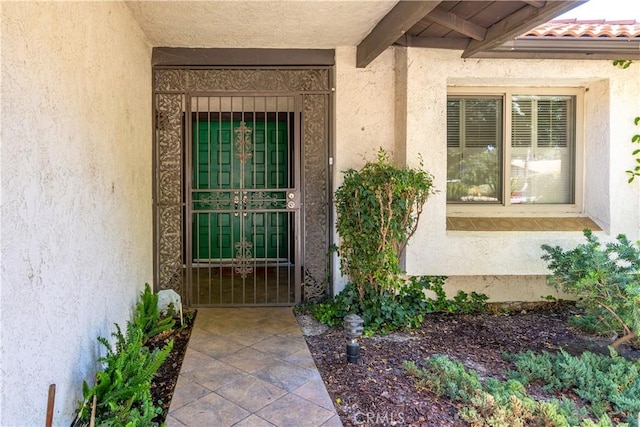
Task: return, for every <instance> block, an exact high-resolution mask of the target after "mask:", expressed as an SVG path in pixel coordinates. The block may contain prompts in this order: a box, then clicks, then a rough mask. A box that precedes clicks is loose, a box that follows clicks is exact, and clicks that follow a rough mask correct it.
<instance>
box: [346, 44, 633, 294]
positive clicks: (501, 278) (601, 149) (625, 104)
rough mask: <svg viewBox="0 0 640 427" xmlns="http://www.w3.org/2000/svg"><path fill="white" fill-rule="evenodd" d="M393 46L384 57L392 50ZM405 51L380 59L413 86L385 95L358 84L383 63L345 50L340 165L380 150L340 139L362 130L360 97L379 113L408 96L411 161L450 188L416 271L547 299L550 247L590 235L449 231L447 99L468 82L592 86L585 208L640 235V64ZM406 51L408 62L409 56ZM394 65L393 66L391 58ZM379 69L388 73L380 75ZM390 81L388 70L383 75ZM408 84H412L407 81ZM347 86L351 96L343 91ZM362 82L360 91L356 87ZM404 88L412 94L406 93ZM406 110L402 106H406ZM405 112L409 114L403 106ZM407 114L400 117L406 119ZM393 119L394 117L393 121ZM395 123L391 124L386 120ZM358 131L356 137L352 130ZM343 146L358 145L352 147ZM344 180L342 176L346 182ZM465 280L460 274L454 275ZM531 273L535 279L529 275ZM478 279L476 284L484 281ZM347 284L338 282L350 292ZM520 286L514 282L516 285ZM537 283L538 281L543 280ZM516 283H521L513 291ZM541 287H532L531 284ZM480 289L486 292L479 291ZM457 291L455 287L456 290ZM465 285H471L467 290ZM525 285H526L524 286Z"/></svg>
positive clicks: (410, 265)
mask: <svg viewBox="0 0 640 427" xmlns="http://www.w3.org/2000/svg"><path fill="white" fill-rule="evenodd" d="M390 50H394V49H388V50H387V51H386V52H385V53H384V54H383V55H388V54H389V51H390ZM395 50H396V57H395V58H394V57H392V56H391V55H389V56H382V57H381V58H379V59H378V60H380V61H381V62H382V61H387V62H386V65H387V66H390V65H393V66H395V68H396V71H395V72H396V76H400V77H402V76H403V75H404V72H403V70H402V69H400V68H403V67H404V68H406V71H405V72H406V90H405V89H404V87H401V86H400V85H396V86H393V87H392V86H391V85H389V84H386V83H381V84H378V86H377V89H378V90H377V94H378V95H377V97H376V98H375V100H372V97H367V96H365V97H364V99H362V98H361V94H362V91H361V90H355V88H359V87H361V86H362V85H365V84H366V85H367V87H368V85H369V84H372V82H371V79H372V78H373V77H374V75H375V74H376V71H375V70H376V68H375V65H376V64H375V63H374V64H372V65H374V67H373V68H372V69H371V70H370V71H369V73H367V72H366V70H367V69H365V71H361V70H355V69H354V68H353V66H352V62H353V57H355V50H349V49H343V50H339V51H338V52H339V54H337V55H336V57H337V61H336V68H337V76H338V79H337V84H336V86H337V87H336V90H337V93H336V99H337V108H336V116H337V130H336V133H337V135H338V137H337V148H336V158H337V164H339V165H341V166H342V168H343V169H344V168H346V167H359V166H360V165H361V162H360V158H358V157H357V156H356V154H358V153H361V152H366V151H367V150H369V151H371V146H370V141H366V142H365V141H363V140H361V139H359V138H354V137H352V138H349V139H348V142H347V141H345V138H340V135H344V134H345V133H348V132H355V131H354V129H350V130H344V129H343V128H344V127H348V126H349V125H350V122H346V121H341V119H340V117H341V114H343V113H344V112H345V111H349V108H348V106H349V105H350V104H351V103H355V102H357V103H359V104H360V103H363V102H372V105H371V106H370V107H369V108H370V109H375V112H376V113H378V115H379V116H386V114H388V109H389V108H392V107H393V105H392V104H389V103H388V102H386V101H385V100H387V99H388V95H386V94H385V93H384V92H383V91H384V90H394V91H395V92H396V94H395V96H396V99H402V98H406V100H407V103H406V123H395V124H393V123H392V124H391V126H394V127H395V128H396V129H397V128H398V127H400V126H406V135H405V138H404V139H403V138H398V137H396V141H397V143H398V146H397V147H398V148H399V149H400V152H403V151H404V150H403V148H404V146H405V144H406V158H405V161H406V163H407V164H408V165H411V166H417V165H418V154H421V155H422V158H423V160H424V165H425V168H426V169H427V170H429V171H430V172H431V173H432V174H433V175H434V177H435V181H434V183H435V187H436V189H437V190H439V191H440V192H439V193H438V194H436V195H434V196H433V197H432V198H431V199H430V200H429V201H428V202H427V204H426V207H425V211H424V214H423V217H422V223H421V225H420V227H419V229H418V230H417V232H416V234H415V235H414V237H413V239H412V240H411V242H410V245H409V247H408V249H407V253H406V269H407V272H408V273H409V274H412V275H426V274H429V275H434V274H437V275H446V276H450V277H452V280H450V281H449V283H450V285H451V286H452V287H454V288H456V289H465V283H466V284H467V285H468V288H467V289H470V290H475V289H476V288H477V287H478V285H477V283H482V284H481V285H479V288H482V289H484V292H485V293H487V294H489V295H490V296H491V297H492V298H493V299H494V300H512V299H514V298H516V299H517V297H518V295H521V296H522V300H532V299H534V300H535V299H537V298H539V296H541V295H548V294H551V293H552V292H551V291H550V289H549V288H548V287H546V286H545V280H544V275H546V274H547V270H546V266H545V263H544V261H542V260H541V259H540V256H541V255H542V251H541V249H540V246H541V245H542V244H543V243H549V244H558V245H563V246H566V247H571V246H575V245H576V244H578V243H581V242H582V241H583V237H582V233H581V232H535V233H532V232H452V231H449V232H448V231H447V230H446V208H447V206H446V191H445V190H446V162H447V158H446V96H447V87H448V86H449V85H461V86H534V87H535V86H541V87H546V86H568V87H579V88H584V89H585V94H584V100H585V105H584V108H585V156H586V160H585V163H584V182H585V184H584V191H585V197H584V211H585V213H586V214H587V215H588V216H589V217H590V218H592V219H593V220H595V221H596V222H597V223H598V224H599V225H600V226H601V227H602V228H603V230H604V231H603V232H602V233H600V234H601V236H602V238H603V239H604V240H607V239H612V238H613V237H615V235H616V234H618V233H626V234H627V235H628V236H629V237H630V238H632V239H637V238H638V236H639V231H640V230H639V228H638V224H639V220H640V218H639V211H638V210H639V204H638V201H639V199H638V183H634V184H632V185H629V184H627V178H628V177H627V175H626V174H625V173H624V171H625V170H626V169H629V168H632V167H633V159H632V157H631V155H630V153H631V151H632V150H633V149H634V147H633V145H632V144H631V142H630V140H631V137H632V135H633V133H634V131H635V130H636V129H635V128H634V127H633V117H635V116H636V115H637V114H638V112H640V97H639V96H638V94H640V67H635V69H634V68H633V67H632V68H629V69H627V70H622V69H617V68H615V67H613V66H612V64H611V61H569V60H567V61H562V60H504V59H501V60H498V59H467V60H464V59H461V58H460V54H461V52H459V51H446V50H431V49H412V48H409V49H406V48H395ZM404 52H406V55H407V58H406V59H405V58H400V60H398V55H402V54H403V53H404ZM390 62H391V64H390ZM378 73H379V71H378ZM382 79H383V81H385V82H386V81H387V76H386V74H383V75H382ZM398 81H402V83H403V84H404V83H405V82H404V80H402V79H400V80H398ZM345 87H347V88H348V89H350V90H348V91H347V93H346V94H345V93H344V92H343V91H344V90H345ZM351 88H354V89H351ZM402 91H404V92H405V93H399V92H402ZM396 108H397V107H396ZM403 114H404V112H403ZM403 114H396V116H397V117H403ZM368 117H374V116H373V115H371V116H367V115H359V120H360V122H359V125H358V127H362V128H365V129H367V128H371V127H372V126H376V125H379V124H380V122H379V120H377V119H371V120H369V123H367V119H368ZM385 123H388V122H385ZM385 125H386V124H385ZM350 136H351V135H350ZM343 145H348V147H344V146H343ZM338 182H339V181H338ZM454 276H455V278H454ZM525 276H526V277H525ZM474 283H475V284H474ZM343 284H344V280H337V281H336V290H340V289H341V287H342V286H343ZM508 284H510V285H508ZM535 284H537V285H535ZM508 286H513V288H515V291H514V289H508ZM532 286H533V287H534V288H535V287H536V286H537V290H534V291H531V287H532ZM479 288H478V289H479ZM456 289H450V291H452V292H453V291H455V290H456ZM467 289H465V290H467ZM517 289H521V290H522V292H519V291H518V290H517Z"/></svg>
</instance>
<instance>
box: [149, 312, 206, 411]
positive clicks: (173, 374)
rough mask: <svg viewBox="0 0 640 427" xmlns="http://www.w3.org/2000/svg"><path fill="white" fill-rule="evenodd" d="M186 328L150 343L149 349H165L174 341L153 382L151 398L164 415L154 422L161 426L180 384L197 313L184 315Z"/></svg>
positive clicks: (180, 328) (173, 331)
mask: <svg viewBox="0 0 640 427" xmlns="http://www.w3.org/2000/svg"><path fill="white" fill-rule="evenodd" d="M183 317H184V326H183V327H178V326H176V328H175V329H173V330H171V331H170V332H169V333H168V334H161V335H160V336H157V337H155V339H153V340H152V342H150V343H149V344H148V345H149V348H150V349H151V350H153V349H154V348H159V347H164V346H165V345H167V344H168V343H169V341H171V340H173V349H172V350H171V353H169V355H168V356H167V358H166V359H165V361H164V363H163V364H162V366H160V369H158V372H157V373H156V375H155V377H154V378H153V380H152V381H151V397H152V399H153V402H154V403H155V405H156V406H157V407H161V408H162V413H161V414H159V415H158V416H157V417H155V418H154V419H153V421H154V422H157V423H158V424H161V423H163V422H164V421H165V418H166V417H167V413H168V412H169V406H170V405H171V398H172V397H173V391H174V390H175V387H176V383H177V382H178V375H179V374H180V367H181V366H182V360H183V359H184V355H185V353H186V351H187V344H188V343H189V338H190V337H191V330H192V329H193V323H194V322H195V320H196V311H190V310H189V311H187V310H185V311H184V313H183Z"/></svg>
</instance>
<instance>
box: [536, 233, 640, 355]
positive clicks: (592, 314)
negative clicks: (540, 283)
mask: <svg viewBox="0 0 640 427" xmlns="http://www.w3.org/2000/svg"><path fill="white" fill-rule="evenodd" d="M584 236H585V237H586V239H587V243H585V244H581V245H578V246H577V247H576V248H574V249H571V250H567V251H566V252H565V251H564V250H563V249H562V248H560V247H559V246H556V247H551V246H549V245H542V249H543V250H544V251H546V254H545V255H543V256H542V259H544V260H545V261H547V262H548V266H549V269H550V270H551V271H552V272H553V276H552V277H550V278H549V282H550V284H551V285H552V286H554V287H556V288H559V289H562V290H563V291H565V292H568V293H570V294H573V295H576V296H577V297H578V298H579V301H578V303H577V306H578V307H581V308H583V309H584V310H585V316H584V317H583V318H578V319H576V321H575V324H576V325H577V326H581V327H583V328H588V329H589V330H590V331H591V332H596V333H600V334H608V335H611V334H616V335H617V336H618V337H619V338H618V339H616V340H615V341H614V342H613V343H612V344H611V345H612V346H613V347H614V348H617V347H618V346H619V345H620V344H622V343H624V342H629V341H632V340H634V339H636V338H637V337H638V336H640V280H639V279H638V273H640V270H639V269H640V249H638V246H637V245H634V244H632V243H631V242H629V240H628V239H627V238H626V237H625V236H624V235H622V234H621V235H619V236H618V238H617V242H615V243H607V244H606V245H604V247H603V246H601V245H600V242H599V241H598V238H597V237H596V236H594V235H593V233H592V232H591V230H588V229H585V230H584Z"/></svg>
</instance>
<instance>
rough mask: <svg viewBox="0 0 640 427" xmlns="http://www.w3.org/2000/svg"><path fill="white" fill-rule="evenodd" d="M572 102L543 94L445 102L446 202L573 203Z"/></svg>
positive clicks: (456, 98) (463, 97)
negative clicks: (508, 116) (504, 118)
mask: <svg viewBox="0 0 640 427" xmlns="http://www.w3.org/2000/svg"><path fill="white" fill-rule="evenodd" d="M571 91H573V92H576V90H567V91H566V93H570V92H571ZM483 92H486V91H483ZM560 92H562V91H560ZM576 103H577V97H576V95H569V94H562V93H560V94H548V92H547V93H544V94H536V93H517V92H511V91H508V90H507V91H505V92H503V93H495V94H486V93H481V94H480V93H479V94H478V95H466V94H465V95H455V94H451V95H449V97H448V99H447V201H448V202H449V203H462V204H472V203H476V204H482V203H491V204H500V205H503V206H509V205H523V204H529V205H532V204H540V205H567V204H574V203H575V193H576V191H575V185H576V184H575V181H576V166H575V158H576V109H577V108H576ZM506 112H510V120H507V121H506V122H505V121H504V120H503V117H504V115H505V114H507V113H506ZM503 165H504V167H503Z"/></svg>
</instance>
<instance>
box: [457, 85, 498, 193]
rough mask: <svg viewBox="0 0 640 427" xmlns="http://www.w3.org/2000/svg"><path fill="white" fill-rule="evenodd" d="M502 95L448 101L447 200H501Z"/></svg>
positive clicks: (459, 98)
mask: <svg viewBox="0 0 640 427" xmlns="http://www.w3.org/2000/svg"><path fill="white" fill-rule="evenodd" d="M502 103H503V101H502V97H500V96H498V97H496V96H487V97H450V98H449V99H448V100H447V158H448V165H447V200H449V202H462V203H498V202H500V200H501V193H502V191H501V188H502V181H501V177H500V175H501V168H502V162H501V154H500V153H501V152H502V139H503V138H502V134H503V125H502V116H503V112H502Z"/></svg>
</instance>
